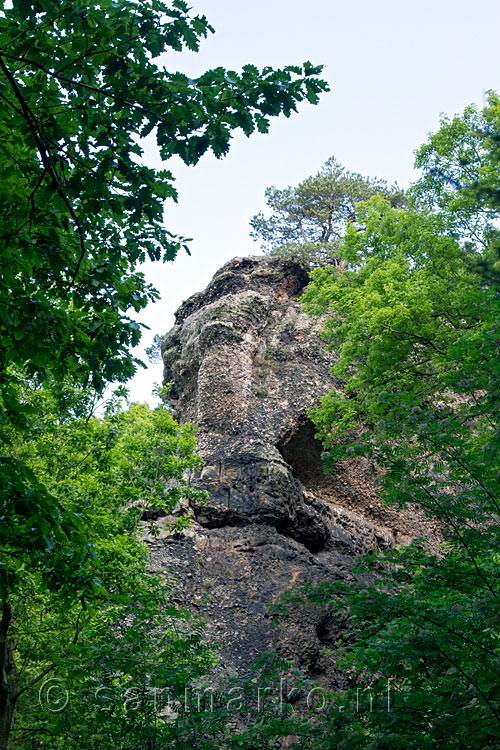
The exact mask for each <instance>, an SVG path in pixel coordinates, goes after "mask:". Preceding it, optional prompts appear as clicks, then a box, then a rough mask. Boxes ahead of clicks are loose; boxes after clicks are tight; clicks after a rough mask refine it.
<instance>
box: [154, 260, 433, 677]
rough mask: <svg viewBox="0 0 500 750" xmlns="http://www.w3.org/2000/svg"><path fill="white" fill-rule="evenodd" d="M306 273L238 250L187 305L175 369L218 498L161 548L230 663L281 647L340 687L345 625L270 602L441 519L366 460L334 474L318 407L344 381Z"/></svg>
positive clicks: (185, 414)
mask: <svg viewBox="0 0 500 750" xmlns="http://www.w3.org/2000/svg"><path fill="white" fill-rule="evenodd" d="M307 282H308V277H307V274H306V272H305V271H304V270H303V268H301V267H300V266H299V265H296V264H294V263H291V262H286V261H279V260H275V259H271V258H260V257H259V258H257V257H253V258H235V259H234V260H232V261H230V262H229V263H227V264H226V265H225V266H224V267H223V268H221V269H220V270H219V271H218V272H217V273H216V275H215V276H214V278H213V280H212V281H211V283H210V284H209V285H208V287H207V288H206V289H205V290H204V291H203V292H200V293H199V294H195V295H194V296H193V297H191V298H190V299H189V300H187V301H186V302H184V303H183V304H182V305H181V307H180V308H179V310H178V312H177V315H176V325H175V326H174V328H173V329H172V330H171V331H170V332H169V333H168V334H167V335H166V337H165V339H164V342H163V348H162V351H163V361H164V367H165V373H164V380H165V382H171V383H172V384H173V385H172V390H171V394H170V397H171V405H172V407H173V408H174V409H175V411H176V415H177V417H178V418H179V419H180V420H181V421H190V422H194V423H195V424H196V425H198V427H199V452H200V453H201V455H202V457H203V459H204V462H205V467H204V469H203V471H202V472H201V475H200V476H197V477H195V478H194V479H193V482H194V483H195V484H196V486H198V487H201V488H203V489H206V490H208V492H209V499H208V501H207V504H206V505H203V506H201V507H196V508H194V509H193V510H194V515H195V518H196V522H195V523H194V524H193V526H192V527H191V528H190V529H189V530H188V531H187V532H186V533H185V534H183V535H178V534H177V535H171V534H170V533H169V532H168V531H167V530H166V529H165V530H164V531H163V532H162V533H161V534H160V537H159V538H158V539H156V540H151V551H152V560H153V566H154V568H155V569H156V570H162V571H164V572H165V574H167V575H171V574H172V573H177V574H179V584H178V585H177V586H176V588H175V592H174V596H175V597H177V599H178V600H180V601H182V602H183V603H184V604H187V605H188V606H190V607H191V608H193V609H194V610H196V611H197V612H199V613H201V614H202V615H205V616H206V617H207V619H208V623H209V626H208V634H209V636H210V637H211V638H213V639H214V641H217V642H218V643H219V644H220V651H219V658H220V659H221V668H222V670H223V671H224V672H225V673H226V674H228V675H231V676H236V675H238V674H240V673H241V672H242V671H243V670H244V669H245V668H246V667H248V665H249V664H250V663H251V662H252V661H253V660H254V659H255V658H256V657H258V656H259V655H260V654H261V653H262V652H265V651H268V650H276V651H277V652H278V653H279V654H280V655H281V656H283V657H285V658H292V659H294V661H295V663H296V664H297V665H298V666H299V667H300V668H302V669H303V670H305V672H306V673H307V674H308V675H309V676H312V677H314V678H316V679H320V680H321V681H322V682H324V683H325V684H329V685H332V684H333V685H335V686H337V687H341V686H342V685H343V683H344V676H343V675H341V674H340V673H338V672H337V671H335V669H334V668H333V667H332V665H331V663H330V660H331V657H329V656H328V654H327V650H328V649H327V648H325V646H326V647H328V645H331V644H332V643H333V642H334V640H335V639H336V637H337V636H338V634H339V632H340V630H341V628H342V623H339V622H334V621H332V620H331V619H330V618H329V617H328V616H327V615H326V614H325V612H322V611H321V610H320V609H319V608H312V607H308V606H299V605H295V606H292V608H291V613H290V615H289V616H288V617H287V618H286V619H285V620H284V621H283V622H282V623H281V625H279V626H278V627H274V626H273V623H272V620H273V618H272V612H271V610H270V608H269V605H270V604H273V603H277V602H278V601H279V600H280V596H281V594H282V593H283V592H284V591H287V590H294V591H298V590H300V587H301V586H302V585H304V584H306V583H317V582H321V581H326V580H331V579H334V578H335V579H338V578H345V577H349V576H350V575H351V572H350V571H351V568H352V563H353V560H354V557H355V556H356V555H357V554H359V553H360V552H364V551H367V550H369V549H373V548H375V547H387V546H390V545H395V544H399V543H403V542H406V541H408V540H409V539H410V538H414V537H417V536H422V535H425V534H427V533H433V530H432V529H431V527H430V526H429V525H428V522H427V521H426V520H425V518H423V517H422V516H420V515H419V514H418V513H417V512H416V511H412V510H409V511H406V512H405V513H404V514H401V513H399V512H396V511H395V510H393V509H388V508H384V507H382V506H381V505H380V503H379V502H378V500H377V498H376V496H375V494H374V491H373V487H372V483H371V475H370V471H369V468H368V466H366V465H364V464H363V462H362V461H359V460H356V461H352V462H340V463H339V464H338V465H337V466H336V469H335V472H334V474H333V475H331V476H325V475H324V474H323V471H322V463H321V452H322V446H321V444H320V443H319V442H318V441H317V440H316V439H315V438H314V427H313V425H312V423H311V422H310V421H309V419H308V410H309V409H310V408H311V407H313V406H314V405H315V404H316V403H317V401H318V399H319V397H320V396H322V395H324V394H326V393H327V392H328V391H330V390H331V389H332V388H340V387H341V383H340V382H338V381H336V380H335V379H333V378H332V376H331V375H330V369H331V365H332V361H333V356H334V355H333V354H332V353H330V352H327V351H326V349H325V345H324V342H322V340H321V339H320V337H319V330H320V329H321V321H320V320H317V319H313V318H310V317H308V316H307V315H306V314H305V313H304V312H303V311H302V310H301V307H300V305H299V303H298V301H297V300H298V297H299V296H300V294H301V292H302V291H303V289H304V287H305V286H306V284H307Z"/></svg>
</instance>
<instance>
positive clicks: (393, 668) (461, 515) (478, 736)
mask: <svg viewBox="0 0 500 750" xmlns="http://www.w3.org/2000/svg"><path fill="white" fill-rule="evenodd" d="M499 140H500V101H499V98H498V97H497V96H496V95H495V94H493V93H491V94H490V96H489V103H488V106H487V107H486V108H485V109H484V110H483V111H481V112H477V111H476V110H475V109H474V108H472V107H470V108H468V109H467V110H466V112H465V114H464V116H463V117H462V118H459V117H455V118H454V119H452V120H444V121H443V123H442V126H441V129H440V131H439V132H438V133H437V134H436V135H434V136H432V137H431V138H430V140H429V143H428V144H426V145H425V146H424V147H423V148H422V149H421V150H420V152H419V153H418V156H417V163H418V164H419V165H420V166H421V167H423V169H424V175H423V177H422V179H421V180H420V181H419V182H418V183H417V184H416V185H415V186H414V188H413V190H412V191H411V193H412V201H413V205H411V206H410V207H408V208H407V209H406V210H404V209H401V208H393V207H391V206H390V205H389V204H388V203H387V202H386V201H384V200H383V199H382V198H381V197H379V196H377V197H374V198H372V199H371V200H370V201H368V202H367V203H366V204H364V205H363V207H362V208H360V210H359V222H358V223H355V224H354V225H353V226H352V227H349V228H348V229H347V232H346V237H345V243H344V248H345V253H346V257H347V258H348V259H349V263H350V268H349V270H347V271H346V272H345V273H344V274H343V275H342V276H336V275H334V274H332V273H331V272H329V271H328V270H325V269H318V270H316V271H314V272H313V282H312V284H311V286H310V287H309V289H308V290H307V291H306V293H305V295H304V302H305V304H306V307H307V308H308V309H309V310H310V311H313V312H322V311H328V313H329V320H328V323H327V328H326V335H327V337H328V339H329V341H330V343H331V345H332V346H334V347H336V348H338V350H339V357H338V360H337V363H336V365H335V372H336V373H337V374H338V375H340V376H342V377H343V378H344V379H345V392H344V394H339V393H330V394H329V395H328V396H327V397H326V398H324V399H323V401H322V403H321V405H320V407H319V408H318V409H317V410H316V412H315V420H316V424H317V426H318V430H319V434H320V435H321V437H322V438H323V440H324V442H325V447H326V449H327V456H328V459H327V465H329V467H330V468H332V466H333V463H334V462H335V460H337V459H339V458H343V457H346V456H356V455H365V456H368V457H369V459H370V460H371V462H372V464H373V467H374V472H375V475H376V481H377V482H378V485H379V494H380V496H381V497H382V498H384V499H385V500H386V501H387V502H390V503H393V504H397V505H403V504H406V503H417V504H418V505H419V506H420V507H422V508H423V509H424V510H425V511H426V512H427V513H428V514H429V516H431V517H432V518H434V519H435V528H436V529H438V528H441V530H442V533H443V534H444V542H443V544H442V546H441V547H440V548H434V549H432V547H430V546H429V544H428V543H427V542H426V541H425V540H423V541H422V542H421V543H415V544H413V545H411V546H410V547H409V548H407V549H402V550H398V551H391V552H389V553H379V554H373V555H372V556H371V557H370V558H369V559H368V560H367V561H366V565H367V566H368V569H369V570H372V571H375V572H377V578H376V579H375V582H374V583H373V584H372V585H366V584H365V585H364V586H346V587H343V586H335V587H333V588H332V590H331V591H330V593H329V595H328V596H327V599H329V600H330V603H331V606H332V607H333V608H334V609H337V608H339V607H340V608H341V609H346V608H347V611H348V612H349V616H350V620H351V624H352V629H353V633H354V635H353V639H354V643H353V645H352V646H351V647H350V648H349V647H348V648H347V650H346V654H345V661H344V663H345V665H346V666H347V665H349V666H350V667H352V666H354V667H355V668H356V671H357V673H358V675H359V679H360V680H361V683H362V684H363V685H370V686H371V689H372V690H373V692H374V693H379V694H380V693H381V692H383V691H384V690H385V689H386V688H385V687H384V686H386V685H387V681H388V680H389V679H390V680H392V681H393V682H392V685H393V688H394V695H395V702H394V704H393V706H392V709H391V710H390V711H387V709H385V710H384V709H382V710H377V711H374V712H372V713H367V715H366V716H364V717H360V716H359V715H357V716H354V717H351V721H344V723H343V724H342V723H341V724H342V728H341V732H342V733H344V735H343V736H346V733H347V736H349V733H350V732H352V733H353V735H352V736H353V737H354V736H356V743H357V744H356V747H366V748H372V747H384V748H402V747H414V748H416V749H417V748H418V750H424V749H425V748H434V747H441V748H471V750H472V748H478V747H481V748H485V749H486V748H494V747H495V748H496V747H498V746H499V742H500V701H499V696H498V690H497V678H496V673H497V665H498V658H499V656H500V649H499V631H498V622H499V618H500V607H499V601H500V599H499V591H498V579H499V572H500V558H499V550H500V525H499V523H498V518H499V510H500V505H499V476H500V465H499V455H500V451H499V448H500V445H499V435H500V399H499V396H498V394H499V388H498V384H499V382H500V365H499V361H500V360H499V357H498V342H499V341H500V329H499V320H500V307H499V305H500V302H499V300H500V295H499V291H500V290H499V285H498V230H497V229H496V224H497V222H498V217H499V213H500V200H499V195H500V183H499V174H500V171H499V155H500V152H499V149H498V143H499ZM365 580H366V579H365ZM338 597H343V600H341V599H339V598H338ZM351 697H352V696H351ZM334 720H335V721H336V722H337V724H338V716H337V717H336V718H335V717H332V721H334ZM330 729H332V727H330ZM360 732H361V734H360ZM351 739H352V738H351ZM323 742H324V746H325V747H330V746H331V745H329V744H328V741H327V739H326V737H325V738H324V740H323ZM321 746H322V745H321V744H320V743H319V742H318V743H317V744H316V745H315V747H321Z"/></svg>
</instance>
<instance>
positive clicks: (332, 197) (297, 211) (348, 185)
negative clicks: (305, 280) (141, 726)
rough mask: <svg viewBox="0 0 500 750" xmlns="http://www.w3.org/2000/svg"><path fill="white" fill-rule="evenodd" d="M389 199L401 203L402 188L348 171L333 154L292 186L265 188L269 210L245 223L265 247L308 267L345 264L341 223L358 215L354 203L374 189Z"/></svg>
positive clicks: (395, 203) (352, 219) (373, 191)
mask: <svg viewBox="0 0 500 750" xmlns="http://www.w3.org/2000/svg"><path fill="white" fill-rule="evenodd" d="M377 193H378V194H381V195H383V196H384V197H385V198H387V199H388V200H389V201H390V202H391V204H392V205H394V206H398V205H402V204H403V203H404V193H403V191H402V190H401V189H400V188H398V187H397V185H395V186H393V187H388V185H387V183H386V182H385V181H384V180H379V179H371V178H368V177H363V176H362V175H360V174H356V173H354V172H348V171H347V170H346V169H345V168H344V167H343V166H341V165H340V164H339V163H338V161H337V160H336V159H335V158H334V157H333V156H332V157H330V159H328V160H327V161H326V162H325V164H324V165H323V166H322V167H321V169H320V170H319V172H318V173H317V174H316V175H314V176H312V177H308V178H307V179H305V180H303V181H302V182H300V183H299V184H298V185H297V186H296V187H290V186H289V187H287V188H284V189H282V190H280V189H279V188H276V187H269V188H267V190H266V193H265V194H266V200H267V205H268V207H269V208H270V209H271V215H270V216H269V217H268V218H266V217H265V216H264V214H263V213H262V211H261V212H260V213H258V214H257V215H256V216H254V217H253V218H252V219H251V221H250V225H251V227H252V230H253V231H252V232H251V237H253V238H254V239H255V240H256V241H259V240H260V242H261V247H262V249H263V250H264V252H266V253H271V254H273V255H279V256H281V257H287V258H293V259H295V260H299V261H301V262H303V263H305V264H306V265H308V266H310V267H316V266H324V265H334V266H339V267H341V268H343V267H345V266H346V261H345V260H344V258H343V256H342V253H341V239H342V237H343V235H344V232H345V228H346V226H347V225H348V224H349V223H351V222H353V221H355V220H356V218H357V210H356V206H357V204H358V203H360V202H361V201H365V200H368V198H371V197H372V196H373V195H375V194H377Z"/></svg>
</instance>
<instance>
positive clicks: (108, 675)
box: [2, 387, 211, 748]
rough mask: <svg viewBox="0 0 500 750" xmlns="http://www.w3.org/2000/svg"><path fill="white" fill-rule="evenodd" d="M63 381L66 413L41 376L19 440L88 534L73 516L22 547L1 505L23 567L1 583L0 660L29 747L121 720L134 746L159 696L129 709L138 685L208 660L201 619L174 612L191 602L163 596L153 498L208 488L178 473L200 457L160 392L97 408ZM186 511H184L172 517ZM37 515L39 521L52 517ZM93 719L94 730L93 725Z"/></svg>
mask: <svg viewBox="0 0 500 750" xmlns="http://www.w3.org/2000/svg"><path fill="white" fill-rule="evenodd" d="M59 395H60V394H59ZM65 395H66V399H67V402H68V403H70V404H71V406H70V408H69V409H68V411H67V413H66V415H63V414H62V412H61V399H60V398H57V399H56V398H54V397H53V396H52V394H51V393H50V391H49V390H48V389H47V388H46V387H45V388H44V389H41V388H39V389H35V388H34V387H32V388H31V389H30V391H29V399H30V402H31V405H32V406H33V407H34V408H36V412H37V414H38V429H37V433H36V435H32V439H31V440H30V441H29V442H28V441H25V440H23V439H22V438H21V439H20V440H19V441H15V440H14V439H13V440H12V443H11V450H12V451H13V452H14V453H16V454H17V455H18V456H19V457H21V458H22V459H23V461H24V463H25V465H27V466H28V467H30V469H31V470H32V471H33V473H34V475H35V476H36V478H37V481H39V482H40V483H41V484H42V486H43V487H44V489H45V491H47V492H48V493H50V495H51V497H53V498H57V500H58V502H59V507H60V508H63V509H64V513H65V514H67V515H72V516H73V519H74V524H75V523H76V524H77V525H78V527H79V528H81V530H82V535H83V534H84V537H85V543H86V554H85V556H84V557H83V556H81V555H79V553H78V551H77V550H75V545H74V539H73V537H72V536H71V535H67V536H65V535H64V529H62V530H61V527H59V529H58V530H59V531H60V533H59V536H58V538H57V539H56V540H54V539H53V537H52V536H51V534H50V529H49V528H46V529H45V532H46V542H47V544H46V548H45V549H43V550H42V551H41V553H38V551H37V549H36V547H34V548H33V549H32V551H31V553H29V552H26V554H25V555H22V554H20V551H19V550H16V548H15V546H14V543H13V539H14V538H15V533H16V529H17V528H20V527H21V525H22V520H20V519H19V518H16V516H15V515H14V516H10V515H9V516H8V517H7V518H6V519H4V525H3V527H2V532H3V536H4V539H3V542H2V552H3V553H4V554H6V555H9V556H10V570H9V574H10V575H11V576H12V575H14V574H15V575H16V577H17V581H18V582H17V586H16V588H15V591H14V592H13V593H12V592H11V594H10V596H9V597H8V598H7V597H6V592H5V591H3V592H2V594H3V596H4V612H3V614H4V617H3V618H2V626H5V625H6V622H7V621H6V618H7V616H8V615H9V614H10V616H11V617H12V621H11V622H10V629H9V642H8V649H7V653H8V657H9V660H10V663H9V664H7V665H6V664H2V666H3V667H4V668H5V676H6V679H7V688H8V693H9V696H10V698H11V700H12V702H13V708H14V707H17V712H18V721H17V722H16V728H15V732H14V737H15V738H17V739H16V741H15V742H14V745H13V746H14V747H19V748H28V747H31V745H30V738H31V737H32V736H35V737H36V738H37V742H38V743H39V744H38V745H36V746H37V747H50V748H53V747H64V748H71V747H78V746H79V745H80V740H81V738H82V737H85V744H86V746H87V747H93V746H94V745H93V744H92V743H94V742H95V743H96V745H95V746H96V747H97V746H98V745H99V746H102V742H103V741H104V740H105V741H106V742H107V743H109V744H110V745H111V744H114V742H115V741H117V740H119V738H120V736H121V733H123V732H124V731H125V729H124V727H125V724H124V722H125V720H126V731H127V737H128V739H127V742H130V744H125V743H122V745H121V746H122V747H129V746H130V747H132V746H134V747H135V746H137V745H136V743H137V742H139V741H140V740H141V737H142V734H141V733H146V734H147V731H149V732H150V731H151V726H149V724H150V723H151V721H152V720H153V719H154V716H153V715H152V714H151V711H152V706H151V705H150V703H151V702H150V701H149V702H148V704H147V705H144V706H141V708H142V709H143V711H142V712H141V711H139V710H136V711H135V712H131V713H130V712H129V713H128V714H127V715H126V716H125V714H124V713H123V712H124V711H125V708H124V706H125V705H126V701H125V697H126V695H127V694H126V690H127V689H131V690H138V691H140V690H143V689H145V685H146V683H147V680H150V683H148V684H149V686H150V687H153V686H155V685H161V686H162V688H163V689H164V691H165V690H166V689H167V688H168V689H169V690H170V691H173V692H172V694H174V693H175V691H176V690H179V689H180V687H181V685H182V687H183V686H184V684H187V683H188V682H189V680H190V679H192V677H193V676H197V675H199V674H200V672H201V671H203V670H204V669H205V668H206V667H207V666H208V665H209V664H210V661H211V657H210V654H209V652H207V650H206V649H204V648H202V647H201V646H200V636H201V632H200V629H199V628H198V627H195V628H191V629H190V627H189V625H188V623H187V622H186V624H185V625H184V631H185V635H184V637H181V634H180V632H176V628H175V627H174V625H172V624H171V625H168V622H169V620H170V621H173V620H175V619H177V620H178V619H180V620H181V621H182V620H183V619H185V618H186V617H187V615H186V614H185V613H184V614H183V613H181V612H177V611H176V610H175V609H174V608H173V607H172V606H169V605H168V604H167V598H166V597H167V594H168V588H166V587H165V581H162V580H161V579H159V578H155V577H154V576H152V575H151V574H150V573H149V572H148V553H147V548H146V546H145V544H144V543H143V542H142V541H141V538H140V536H141V531H144V528H143V526H144V524H142V523H141V521H140V519H141V516H142V515H143V514H144V512H145V511H158V510H162V511H163V512H164V513H168V512H171V511H172V509H173V508H174V507H175V506H176V505H178V503H179V501H180V500H181V499H182V498H188V499H193V498H196V499H197V500H198V501H199V500H200V491H197V490H194V489H193V488H191V487H189V486H188V484H186V481H185V479H184V478H183V477H184V475H185V473H186V472H190V471H193V470H199V468H200V465H201V463H200V459H199V457H198V456H197V455H196V454H195V453H194V446H195V435H194V432H193V428H192V427H191V426H189V425H183V426H180V425H179V424H177V423H176V421H175V420H174V419H173V417H172V416H171V414H170V413H169V411H168V409H167V408H166V407H165V406H159V407H157V408H156V409H153V410H151V409H150V408H149V407H147V406H145V405H138V404H136V405H132V406H131V407H129V408H128V409H127V410H123V409H122V408H121V407H120V404H119V400H117V399H116V398H115V399H112V400H111V401H110V402H109V403H108V404H107V408H106V416H105V417H103V418H101V419H98V418H96V417H95V416H93V415H92V413H91V411H89V409H91V408H92V403H89V398H88V393H86V392H84V393H83V394H78V392H76V391H75V389H74V388H68V389H67V391H66V394H65ZM201 494H202V493H201ZM187 521H188V518H187V517H186V516H185V515H184V516H183V515H180V516H179V518H178V521H177V525H178V526H179V525H180V527H182V526H183V525H185V523H186V522H187ZM31 523H36V524H38V525H39V527H41V530H42V531H43V530H44V526H43V523H44V519H43V517H42V518H41V519H38V518H35V517H34V518H33V519H32V521H31ZM154 530H155V529H154V527H153V528H152V532H153V533H154ZM39 531H40V528H38V529H37V532H39ZM75 558H76V560H75ZM63 566H65V567H63ZM61 571H62V572H61ZM70 572H71V574H72V575H71V580H70V581H69V580H67V576H68V575H69V573H70ZM54 576H59V577H60V580H59V581H58V583H59V585H55V583H54V580H53V579H54ZM2 635H5V634H4V633H2ZM47 680H48V681H47ZM50 686H53V688H52V691H50ZM40 690H41V692H40V699H39V691H40ZM58 691H59V695H58ZM66 691H67V698H68V707H67V709H65V710H64V713H60V712H59V711H58V708H59V706H58V704H57V703H56V699H57V698H59V699H61V695H63V694H64V695H66ZM96 691H97V692H96ZM103 695H105V696H106V701H105V702H106V705H105V706H103V705H102V701H101V700H100V698H99V696H101V697H102V696H103ZM16 704H17V705H16ZM111 707H112V708H113V710H111ZM146 709H147V710H146ZM97 720H98V722H99V730H95V731H94V733H93V736H87V732H88V727H91V726H95V722H96V721H97ZM148 726H149V729H147V728H148ZM85 727H87V729H86V728H85ZM146 730H147V731H146ZM172 731H173V730H172ZM45 741H47V744H45ZM143 741H144V742H145V740H144V739H143ZM99 743H100V744H99Z"/></svg>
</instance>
